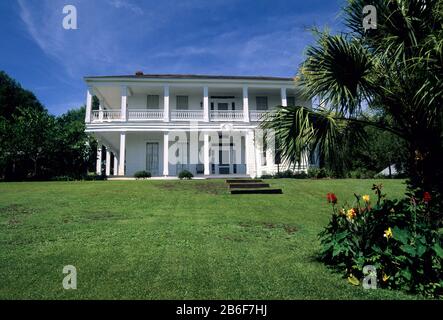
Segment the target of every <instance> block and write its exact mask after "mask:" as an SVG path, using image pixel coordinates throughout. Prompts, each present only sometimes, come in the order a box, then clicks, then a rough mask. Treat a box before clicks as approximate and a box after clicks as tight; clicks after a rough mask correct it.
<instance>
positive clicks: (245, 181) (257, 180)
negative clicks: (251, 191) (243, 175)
mask: <svg viewBox="0 0 443 320" xmlns="http://www.w3.org/2000/svg"><path fill="white" fill-rule="evenodd" d="M251 182H263V180H262V179H227V180H226V183H251Z"/></svg>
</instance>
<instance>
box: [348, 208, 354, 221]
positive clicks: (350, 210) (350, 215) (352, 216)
mask: <svg viewBox="0 0 443 320" xmlns="http://www.w3.org/2000/svg"><path fill="white" fill-rule="evenodd" d="M346 216H347V217H348V219H349V220H352V219H354V218H355V217H356V216H357V213H356V212H355V209H354V208H351V209H349V210H348V212H347V213H346Z"/></svg>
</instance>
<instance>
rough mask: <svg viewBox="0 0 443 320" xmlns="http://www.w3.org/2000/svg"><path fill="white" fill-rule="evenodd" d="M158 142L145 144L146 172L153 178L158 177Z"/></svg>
mask: <svg viewBox="0 0 443 320" xmlns="http://www.w3.org/2000/svg"><path fill="white" fill-rule="evenodd" d="M158 150H159V144H158V142H148V143H147V144H146V171H148V172H150V173H151V174H152V175H153V176H158V175H159V170H158Z"/></svg>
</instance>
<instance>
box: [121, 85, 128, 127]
mask: <svg viewBox="0 0 443 320" xmlns="http://www.w3.org/2000/svg"><path fill="white" fill-rule="evenodd" d="M127 106H128V87H127V86H121V107H120V112H121V119H122V120H123V121H126V120H127V119H128V117H127V114H128V112H127Z"/></svg>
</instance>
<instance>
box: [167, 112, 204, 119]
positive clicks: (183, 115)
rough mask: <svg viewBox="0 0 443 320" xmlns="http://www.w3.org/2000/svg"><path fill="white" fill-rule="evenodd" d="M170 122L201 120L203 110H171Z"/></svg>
mask: <svg viewBox="0 0 443 320" xmlns="http://www.w3.org/2000/svg"><path fill="white" fill-rule="evenodd" d="M171 120H173V121H181V120H203V110H173V111H171Z"/></svg>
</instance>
